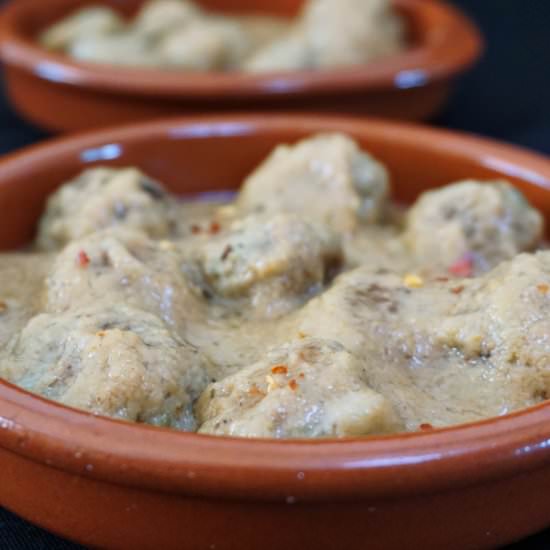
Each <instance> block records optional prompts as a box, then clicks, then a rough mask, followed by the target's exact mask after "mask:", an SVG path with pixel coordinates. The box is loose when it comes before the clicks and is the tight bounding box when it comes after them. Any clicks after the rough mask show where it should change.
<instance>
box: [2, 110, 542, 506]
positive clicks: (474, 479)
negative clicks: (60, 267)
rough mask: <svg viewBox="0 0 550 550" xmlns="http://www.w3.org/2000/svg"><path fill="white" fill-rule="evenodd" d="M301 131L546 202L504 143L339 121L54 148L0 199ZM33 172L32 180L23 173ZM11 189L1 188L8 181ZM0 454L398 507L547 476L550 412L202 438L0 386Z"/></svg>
mask: <svg viewBox="0 0 550 550" xmlns="http://www.w3.org/2000/svg"><path fill="white" fill-rule="evenodd" d="M297 125H298V126H299V127H300V129H301V130H303V131H305V132H315V131H319V130H321V129H323V130H324V131H335V130H340V131H343V132H349V133H351V134H355V135H357V136H362V137H363V138H368V139H372V140H374V139H376V136H383V138H384V139H386V140H388V139H391V140H392V141H393V142H394V143H395V144H396V147H399V144H407V143H418V142H421V143H423V144H424V146H425V147H426V149H427V150H428V151H432V152H437V151H438V150H446V151H448V150H452V151H453V152H454V154H456V155H459V156H460V157H463V158H464V159H468V160H474V161H476V162H478V163H485V162H489V160H490V161H491V162H493V163H494V162H495V160H496V161H497V162H499V161H502V162H503V163H504V164H503V166H507V167H509V169H510V171H511V172H510V173H511V174H513V173H515V174H518V173H520V174H521V177H522V178H523V179H524V180H525V181H527V182H530V183H532V184H533V185H536V186H538V187H540V188H541V192H543V193H547V192H550V160H548V159H545V158H544V157H541V156H538V155H535V154H532V153H529V152H526V151H523V150H521V149H519V148H516V147H511V146H507V145H502V144H499V143H497V142H493V141H490V140H485V139H481V138H476V137H472V136H466V135H463V134H459V133H452V132H448V131H442V130H434V129H429V128H423V127H420V126H414V125H409V124H396V123H389V122H383V121H376V120H369V121H363V122H361V121H359V122H358V121H354V120H353V119H349V118H342V117H338V118H337V117H330V118H323V117H308V116H284V115H282V116H269V115H234V116H217V117H195V118H182V119H175V120H168V121H157V122H149V123H145V124H139V125H133V126H127V127H123V128H118V129H112V130H103V131H99V132H93V133H88V134H84V135H81V136H77V137H69V138H63V139H57V140H52V141H51V142H50V143H46V144H42V145H38V146H34V147H32V148H29V149H27V150H25V151H22V152H19V153H16V154H14V155H11V156H9V157H7V158H5V159H4V160H3V161H0V187H1V186H2V185H5V180H6V179H10V180H14V179H17V177H23V176H24V173H25V170H26V169H28V166H31V165H40V164H46V163H47V162H52V159H57V160H56V162H63V159H64V158H65V159H68V158H75V156H78V154H79V152H81V151H82V150H85V149H87V148H94V147H98V146H101V144H105V143H117V142H118V143H122V144H124V143H131V142H139V141H141V142H143V141H147V140H157V139H159V138H162V137H164V138H165V137H167V136H168V137H170V138H171V139H178V138H180V137H182V136H193V135H197V129H200V134H201V135H202V136H205V135H214V136H215V135H227V134H228V132H230V131H231V132H234V133H239V134H240V135H242V133H243V132H244V133H249V134H259V135H262V134H263V135H269V133H270V132H277V131H280V130H284V129H288V128H292V127H296V126H297ZM26 167H27V168H26ZM3 179H4V182H3V181H2V180H3ZM0 447H1V448H3V449H4V450H8V451H10V452H13V453H15V454H18V455H20V456H21V457H25V458H27V459H29V460H32V461H35V462H39V463H42V464H45V465H47V466H50V467H54V468H57V469H61V470H64V471H67V472H71V473H76V474H80V475H84V476H87V477H91V478H95V479H98V480H102V481H104V482H110V483H117V484H123V485H129V486H134V487H138V488H148V489H154V490H162V491H165V492H173V493H178V492H179V493H185V494H192V495H200V496H210V497H212V496H214V497H221V498H239V499H254V500H263V501H281V500H283V501H286V502H288V503H289V504H292V503H296V502H297V503H299V502H302V501H323V500H329V499H330V500H332V501H334V500H346V499H353V498H358V497H360V498H379V497H383V498H397V497H399V496H402V495H407V494H422V493H427V492H434V491H441V490H449V489H452V488H459V487H463V486H469V485H473V484H480V483H485V482H490V481H493V480H497V479H502V478H506V477H511V476H515V475H518V474H520V473H524V472H526V471H529V470H533V469H537V468H542V467H547V466H549V465H550V401H549V402H545V403H542V404H540V405H537V406H535V407H531V408H528V409H524V410H521V411H519V412H516V413H513V414H510V415H508V416H503V417H497V418H491V419H488V420H485V421H481V422H477V423H472V424H464V425H460V426H454V427H450V428H444V429H437V430H433V431H426V432H419V433H407V434H397V435H392V436H386V437H369V438H353V439H351V438H350V439H339V440H338V439H326V440H283V441H281V440H262V439H240V438H227V437H219V436H207V435H200V434H194V433H184V432H177V431H174V430H169V429H163V428H154V427H151V426H145V425H139V424H132V423H128V422H123V421H118V420H113V419H110V418H106V417H99V416H96V415H93V414H90V413H87V412H83V411H78V410H75V409H71V408H68V407H65V406H62V405H59V404H57V403H54V402H51V401H47V400H45V399H43V398H40V397H37V396H35V395H32V394H30V393H28V392H26V391H24V390H21V389H19V388H16V387H15V386H13V385H11V384H8V383H6V382H2V381H0Z"/></svg>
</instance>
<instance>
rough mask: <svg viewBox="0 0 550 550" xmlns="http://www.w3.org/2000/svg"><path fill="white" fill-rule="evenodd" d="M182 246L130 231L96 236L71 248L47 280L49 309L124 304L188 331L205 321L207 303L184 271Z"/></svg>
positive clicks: (110, 231)
mask: <svg viewBox="0 0 550 550" xmlns="http://www.w3.org/2000/svg"><path fill="white" fill-rule="evenodd" d="M182 264H183V258H182V256H181V254H180V252H179V251H178V249H177V247H176V245H174V244H172V243H170V242H167V241H160V242H158V241H152V240H150V239H148V238H147V237H145V236H144V235H143V234H141V233H136V232H132V231H129V230H121V229H119V230H107V231H104V232H98V233H94V234H93V235H90V236H88V237H85V238H83V239H81V240H78V241H75V242H73V243H71V244H69V245H68V246H67V247H66V248H65V249H64V250H63V251H62V252H61V253H60V254H59V255H58V257H57V258H56V261H55V263H54V265H53V267H52V269H51V271H50V273H49V275H48V277H47V280H46V308H47V310H48V311H50V312H63V311H67V310H68V309H71V308H74V307H75V304H80V305H82V304H93V303H98V302H101V301H109V302H113V301H115V302H121V303H125V304H128V305H132V306H135V307H138V308H140V309H144V310H147V311H149V312H151V313H154V314H156V315H158V316H159V317H162V319H163V320H164V321H165V322H166V323H167V324H168V325H169V326H175V327H177V328H179V329H181V330H184V329H185V326H186V324H187V319H188V318H190V317H193V316H195V317H197V318H200V314H201V307H202V301H201V300H199V299H198V298H197V296H196V292H195V291H193V290H192V289H191V287H190V286H189V282H188V281H187V280H186V278H185V276H184V274H183V272H182Z"/></svg>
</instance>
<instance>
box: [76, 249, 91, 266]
mask: <svg viewBox="0 0 550 550" xmlns="http://www.w3.org/2000/svg"><path fill="white" fill-rule="evenodd" d="M89 263H90V257H89V256H88V254H86V252H84V250H81V251H80V252H79V253H78V265H79V266H80V267H82V268H86V267H88V264H89Z"/></svg>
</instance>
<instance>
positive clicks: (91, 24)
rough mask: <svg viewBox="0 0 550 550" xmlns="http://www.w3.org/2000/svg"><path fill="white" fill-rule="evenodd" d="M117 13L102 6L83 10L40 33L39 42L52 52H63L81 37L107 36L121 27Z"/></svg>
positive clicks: (121, 22)
mask: <svg viewBox="0 0 550 550" xmlns="http://www.w3.org/2000/svg"><path fill="white" fill-rule="evenodd" d="M123 25H124V23H123V20H122V19H121V18H120V17H119V16H118V15H117V13H116V12H115V11H114V10H112V9H110V8H107V7H104V6H93V7H90V8H84V9H82V10H78V11H77V12H75V13H73V14H72V15H69V16H68V17H66V18H65V19H63V20H61V21H60V22H59V23H57V24H55V25H53V26H52V27H50V28H49V29H48V30H47V31H46V32H44V33H42V35H41V37H40V42H41V43H42V45H43V46H45V47H46V48H49V49H52V50H65V49H67V48H68V47H69V46H70V45H71V44H72V43H73V42H74V41H75V40H77V39H79V38H82V37H96V38H97V37H100V36H105V35H109V34H111V33H113V32H115V31H117V30H119V29H121V28H122V27H123Z"/></svg>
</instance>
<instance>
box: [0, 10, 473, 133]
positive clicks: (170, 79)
mask: <svg viewBox="0 0 550 550" xmlns="http://www.w3.org/2000/svg"><path fill="white" fill-rule="evenodd" d="M92 3H94V2H92V0H85V1H83V2H80V3H79V5H80V6H86V5H90V4H92ZM302 3H303V2H302V0H285V1H284V2H274V1H272V0H259V1H256V2H251V1H250V0H239V1H238V2H231V3H228V2H225V1H223V0H202V1H201V2H200V5H201V6H204V7H208V8H210V9H213V10H218V11H220V12H224V11H225V12H228V10H229V6H230V12H231V13H233V14H235V13H240V14H245V13H249V14H250V13H257V14H271V15H277V16H295V15H296V13H298V11H299V9H300V7H301V5H302ZM102 4H103V5H112V6H118V7H120V9H121V10H123V11H124V13H126V14H128V15H131V14H132V13H135V12H136V10H137V9H138V8H139V6H141V5H142V4H143V2H142V0H126V1H125V2H122V3H121V2H115V0H103V1H102ZM394 6H395V9H396V10H397V12H398V13H399V14H400V15H401V17H402V18H403V20H404V21H405V27H406V35H407V38H406V40H407V42H408V46H407V47H406V48H405V49H404V50H403V51H402V52H400V53H397V54H395V55H389V56H387V57H382V58H380V59H374V60H372V62H370V63H368V64H366V65H360V66H355V67H351V68H349V67H343V68H340V67H336V68H331V69H327V70H317V71H311V70H298V71H287V72H274V73H271V72H267V73H259V74H247V73H239V72H235V73H223V72H206V73H205V72H202V73H193V74H182V73H181V72H179V71H166V70H162V69H153V68H151V69H149V68H147V69H143V68H142V69H140V68H128V67H125V68H121V67H114V66H109V65H102V64H92V63H80V62H77V61H75V60H74V59H71V58H70V57H68V56H66V55H60V54H59V53H56V52H51V51H48V50H46V49H45V48H43V47H41V46H40V45H39V44H38V42H37V40H38V37H39V35H40V34H41V33H42V32H43V31H44V30H45V29H47V28H48V27H49V26H50V25H51V24H52V23H54V22H56V21H58V20H59V19H60V18H62V17H63V16H66V15H67V14H68V13H70V12H71V11H73V10H74V7H75V4H74V2H73V0H50V1H48V2H47V3H46V2H43V1H42V0H17V1H16V2H11V3H9V4H8V5H7V7H6V8H5V9H4V11H3V12H2V16H1V21H0V56H1V58H2V59H3V61H4V67H5V76H6V82H7V86H8V92H9V95H10V97H11V98H12V101H13V104H14V106H15V107H16V108H17V109H18V110H19V111H20V112H21V113H22V114H23V115H24V116H25V117H26V118H28V119H29V120H31V121H33V122H34V123H36V124H37V125H39V126H41V127H44V128H48V129H51V130H56V131H59V130H80V129H85V128H94V127H100V126H107V125H112V124H118V123H125V122H131V121H138V120H145V119H150V118H154V117H158V116H166V115H172V114H185V113H205V112H227V111H251V110H285V111H315V112H332V113H343V112H345V113H353V114H359V115H376V116H384V117H392V118H403V119H425V118H427V117H430V116H432V115H433V114H434V113H436V112H437V111H439V109H440V108H441V107H442V106H443V104H444V103H445V101H446V100H447V97H448V94H449V91H450V88H451V84H452V82H453V80H454V78H455V77H457V76H458V75H459V74H460V73H462V72H463V71H464V70H465V69H466V68H467V67H469V66H470V65H471V64H472V63H473V62H474V61H475V60H476V59H477V58H478V56H479V55H480V52H481V47H482V46H481V38H480V35H479V32H478V31H477V29H476V27H475V26H474V25H473V24H472V23H471V21H470V20H469V19H467V18H466V17H465V16H464V15H462V14H461V13H460V12H459V11H458V10H457V9H456V8H453V7H452V6H451V5H450V4H447V3H445V2H443V1H441V0H395V1H394Z"/></svg>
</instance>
